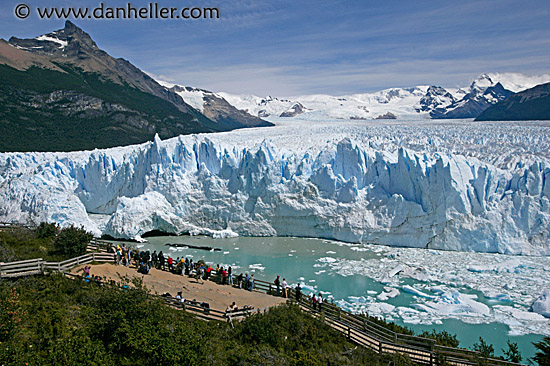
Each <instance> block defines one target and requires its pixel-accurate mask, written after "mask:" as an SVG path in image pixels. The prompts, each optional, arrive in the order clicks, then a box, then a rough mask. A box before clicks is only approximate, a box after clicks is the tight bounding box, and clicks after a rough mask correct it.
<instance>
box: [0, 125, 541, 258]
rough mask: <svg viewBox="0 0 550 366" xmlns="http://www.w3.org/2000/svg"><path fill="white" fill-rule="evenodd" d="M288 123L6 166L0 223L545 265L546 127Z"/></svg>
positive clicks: (0, 176)
mask: <svg viewBox="0 0 550 366" xmlns="http://www.w3.org/2000/svg"><path fill="white" fill-rule="evenodd" d="M287 121H289V122H288V123H286V124H285V123H284V122H282V124H279V125H278V126H275V127H271V128H269V129H245V130H239V131H234V132H226V133H215V134H208V135H205V134H202V135H186V136H179V137H176V138H172V139H169V140H164V141H162V140H161V139H159V138H158V137H156V138H155V139H154V141H152V142H149V143H145V144H142V145H135V146H128V147H123V148H112V149H107V150H95V151H87V152H75V153H2V154H0V202H1V205H0V221H8V222H27V221H29V220H32V221H35V222H37V221H42V220H47V221H55V222H59V223H61V224H62V225H69V224H71V223H75V224H78V225H84V226H85V227H86V228H87V229H89V230H92V231H93V232H95V233H96V234H98V235H99V234H108V235H111V236H114V237H119V238H136V239H139V238H140V236H141V235H143V234H144V233H146V232H149V231H151V230H161V231H165V232H172V233H178V234H179V233H186V232H188V233H203V234H209V235H213V236H227V235H245V236H274V235H279V236H306V237H322V238H332V239H337V240H341V241H347V242H362V243H374V244H384V245H392V246H407V247H419V248H432V249H444V250H464V251H479V252H500V253H508V254H542V255H550V236H549V232H550V205H549V204H548V202H549V198H550V184H549V183H548V182H550V155H549V153H548V152H549V151H550V139H549V138H548V134H547V133H545V129H546V128H547V127H545V126H540V125H539V124H522V125H521V126H518V125H514V124H506V123H503V124H501V125H494V124H490V125H485V124H483V123H476V124H475V125H472V124H469V123H468V124H465V123H460V122H458V123H457V122H447V123H441V122H438V123H432V122H431V121H424V122H422V121H415V122H411V123H409V124H408V125H407V124H404V123H401V124H399V125H395V124H392V123H387V124H384V123H383V122H377V123H370V124H369V123H367V124H366V123H364V122H355V124H353V123H351V122H350V123H346V124H342V123H339V122H333V123H332V124H327V123H325V124H312V123H309V122H308V121H302V122H300V120H288V119H287ZM266 131H269V134H268V135H266V133H265V132H266ZM266 136H269V139H266ZM350 137H351V138H350ZM306 141H307V143H304V142H306Z"/></svg>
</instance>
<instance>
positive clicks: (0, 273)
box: [0, 253, 115, 278]
mask: <svg viewBox="0 0 550 366" xmlns="http://www.w3.org/2000/svg"><path fill="white" fill-rule="evenodd" d="M114 260H115V259H114V254H109V253H88V254H84V255H81V256H79V257H76V258H71V259H67V260H66V261H63V262H46V261H44V260H42V258H38V259H30V260H26V261H18V262H9V263H2V262H0V278H8V277H23V276H31V275H37V274H44V273H47V272H51V271H59V272H67V271H70V270H71V269H72V268H74V267H76V266H78V265H80V264H87V263H92V262H113V263H114Z"/></svg>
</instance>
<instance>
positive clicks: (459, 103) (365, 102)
mask: <svg viewBox="0 0 550 366" xmlns="http://www.w3.org/2000/svg"><path fill="white" fill-rule="evenodd" d="M547 82H550V74H544V75H539V76H526V75H523V74H518V73H490V74H483V75H481V76H479V77H478V78H476V79H475V80H474V81H472V83H471V84H470V86H469V87H464V88H443V87H440V86H417V87H413V88H391V89H386V90H382V91H379V92H375V93H364V94H353V95H344V96H331V95H324V94H318V95H303V96H297V97H292V98H276V97H272V96H268V97H263V98H262V97H258V96H255V95H235V94H229V93H223V92H220V93H217V94H218V95H219V96H221V97H223V98H224V99H225V100H227V101H228V102H229V103H230V104H232V105H234V106H235V107H236V108H238V109H240V110H244V111H247V112H248V113H250V114H252V115H255V116H259V117H262V118H265V117H294V116H297V115H300V118H302V119H303V118H306V119H376V118H377V117H379V116H383V115H386V114H387V113H391V114H392V115H395V116H396V117H397V118H399V119H410V118H436V119H438V118H475V117H477V116H478V115H479V114H480V113H481V112H482V111H483V110H484V109H486V108H487V107H488V106H490V105H493V104H495V103H497V102H498V101H500V100H503V99H504V98H506V97H507V96H509V95H511V94H512V93H517V92H519V91H522V90H525V89H529V88H532V87H533V86H535V85H538V84H543V83H547ZM289 111H291V113H289Z"/></svg>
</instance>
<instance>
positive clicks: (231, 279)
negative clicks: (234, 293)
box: [227, 266, 233, 286]
mask: <svg viewBox="0 0 550 366" xmlns="http://www.w3.org/2000/svg"><path fill="white" fill-rule="evenodd" d="M227 280H228V281H229V285H230V286H233V270H232V269H231V266H229V268H228V269H227Z"/></svg>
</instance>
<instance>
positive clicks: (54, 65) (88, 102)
mask: <svg viewBox="0 0 550 366" xmlns="http://www.w3.org/2000/svg"><path fill="white" fill-rule="evenodd" d="M0 80H2V82H1V83H0V134H1V135H2V136H3V137H4V138H3V139H2V141H0V151H29V150H33V151H36V150H38V151H52V150H53V151H67V150H85V149H93V148H105V147H112V146H120V145H128V144H135V143H141V142H145V141H150V140H152V139H153V137H154V136H155V134H159V136H161V137H162V138H170V137H174V136H177V135H180V134H189V133H200V132H216V131H228V130H232V129H236V128H244V127H257V126H270V125H272V124H271V123H269V122H266V121H264V120H262V119H260V118H258V117H254V116H250V115H248V114H246V113H244V112H242V111H239V110H237V109H236V108H234V107H232V106H230V105H228V104H223V103H221V104H220V103H218V104H216V103H214V105H213V106H212V107H211V108H210V109H209V111H208V112H209V113H208V114H209V115H208V116H206V115H205V114H203V113H201V111H198V110H196V109H195V108H193V107H191V106H190V105H189V104H187V103H185V101H184V100H183V99H182V98H181V97H180V96H179V95H177V94H176V92H175V91H174V90H168V89H167V88H165V87H164V86H162V85H160V84H159V83H157V82H156V81H155V80H154V79H152V78H151V77H150V76H148V75H147V74H146V73H144V72H143V71H141V70H140V69H138V68H137V67H135V66H134V65H132V64H131V63H130V62H128V61H127V60H124V59H122V58H114V57H112V56H110V55H109V54H107V53H106V52H105V51H103V50H101V49H100V48H99V47H98V46H97V45H96V43H95V42H94V41H93V40H92V38H91V37H90V35H89V34H87V33H86V32H84V31H83V30H82V29H80V28H78V27H77V26H76V25H74V24H73V23H71V22H70V21H67V22H66V23H65V27H64V28H63V29H60V30H58V31H55V32H52V33H48V34H46V35H42V36H39V37H36V38H31V39H20V38H16V37H12V38H10V39H9V41H5V40H0ZM218 107H219V109H220V110H219V111H218V110H217V108H218Z"/></svg>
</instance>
